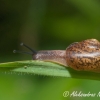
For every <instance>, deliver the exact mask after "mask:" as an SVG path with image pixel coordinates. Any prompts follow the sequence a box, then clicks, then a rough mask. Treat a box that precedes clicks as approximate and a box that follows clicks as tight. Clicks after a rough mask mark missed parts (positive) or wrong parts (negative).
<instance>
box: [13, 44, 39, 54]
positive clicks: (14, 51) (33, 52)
mask: <svg viewBox="0 0 100 100" xmlns="http://www.w3.org/2000/svg"><path fill="white" fill-rule="evenodd" d="M20 45H21V46H24V47H26V48H28V49H29V50H31V51H32V52H25V51H19V50H13V53H24V54H29V55H32V54H36V53H37V51H35V50H33V49H32V48H30V47H29V46H27V45H26V44H24V43H21V44H20Z"/></svg>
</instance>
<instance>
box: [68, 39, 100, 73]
mask: <svg viewBox="0 0 100 100" xmlns="http://www.w3.org/2000/svg"><path fill="white" fill-rule="evenodd" d="M66 62H67V64H68V66H70V67H71V68H73V69H75V70H85V71H94V72H100V42H99V41H98V40H96V39H88V40H84V41H82V42H78V43H75V44H73V45H70V46H69V47H68V48H67V49H66Z"/></svg>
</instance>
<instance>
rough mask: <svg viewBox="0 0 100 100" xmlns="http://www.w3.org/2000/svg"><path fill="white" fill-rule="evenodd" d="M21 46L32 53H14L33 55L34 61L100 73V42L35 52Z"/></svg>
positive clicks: (83, 42) (88, 40)
mask: <svg viewBox="0 0 100 100" xmlns="http://www.w3.org/2000/svg"><path fill="white" fill-rule="evenodd" d="M21 45H22V46H25V47H26V48H28V49H30V50H31V51H32V52H23V51H17V50H14V53H16V52H18V53H25V54H31V55H32V58H33V60H41V61H50V62H55V63H58V64H61V65H64V66H66V67H67V66H69V67H71V68H72V69H74V70H77V71H92V72H100V42H99V41H98V40H96V39H87V40H83V41H81V42H75V43H72V44H71V45H69V46H68V47H67V48H66V50H42V51H35V50H33V49H31V48H30V47H28V46H27V45H25V44H23V43H21Z"/></svg>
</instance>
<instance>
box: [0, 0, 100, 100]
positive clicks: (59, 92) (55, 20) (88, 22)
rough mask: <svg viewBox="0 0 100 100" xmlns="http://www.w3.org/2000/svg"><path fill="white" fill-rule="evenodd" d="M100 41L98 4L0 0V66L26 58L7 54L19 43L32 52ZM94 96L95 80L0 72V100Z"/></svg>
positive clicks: (90, 0) (98, 0) (98, 85)
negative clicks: (25, 45)
mask: <svg viewBox="0 0 100 100" xmlns="http://www.w3.org/2000/svg"><path fill="white" fill-rule="evenodd" d="M90 38H96V39H98V40H100V0H0V63H3V62H12V61H18V60H29V59H30V60H31V59H32V56H30V55H24V54H13V52H12V51H13V50H14V49H17V50H24V51H28V50H27V49H26V48H24V47H21V46H20V43H21V42H24V43H25V44H27V45H29V46H30V47H32V48H34V49H36V50H48V49H49V50H54V49H62V50H65V49H66V47H67V46H68V45H69V44H71V43H73V42H78V41H82V40H85V39H90ZM65 91H69V92H70V93H72V92H73V91H77V92H80V91H81V92H83V93H88V92H90V93H91V94H92V93H96V94H97V93H98V92H99V91H100V81H96V80H85V79H71V78H62V77H49V76H39V75H30V74H22V73H6V72H5V73H0V100H84V99H85V100H90V99H91V100H94V99H95V100H98V99H99V98H100V97H96V96H95V97H94V98H93V97H66V98H65V97H63V92H65Z"/></svg>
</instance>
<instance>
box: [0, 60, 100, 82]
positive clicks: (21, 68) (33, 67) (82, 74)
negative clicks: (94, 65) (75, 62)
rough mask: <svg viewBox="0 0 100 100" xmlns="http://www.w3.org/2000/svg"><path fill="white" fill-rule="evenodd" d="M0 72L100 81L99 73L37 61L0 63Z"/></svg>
mask: <svg viewBox="0 0 100 100" xmlns="http://www.w3.org/2000/svg"><path fill="white" fill-rule="evenodd" d="M0 71H7V72H10V71H13V72H24V73H31V74H38V75H47V76H60V77H70V78H79V79H94V80H100V73H95V72H87V71H76V70H73V69H72V68H70V67H65V66H62V65H59V64H55V63H51V62H44V61H37V60H27V61H15V62H7V63H1V64H0Z"/></svg>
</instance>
